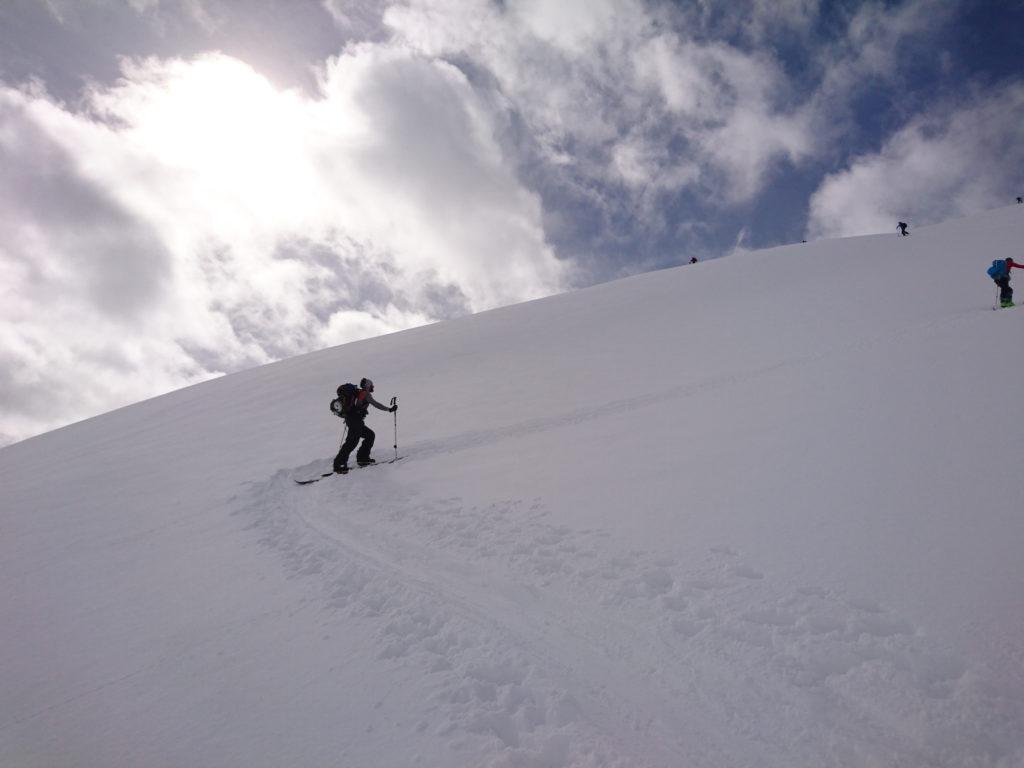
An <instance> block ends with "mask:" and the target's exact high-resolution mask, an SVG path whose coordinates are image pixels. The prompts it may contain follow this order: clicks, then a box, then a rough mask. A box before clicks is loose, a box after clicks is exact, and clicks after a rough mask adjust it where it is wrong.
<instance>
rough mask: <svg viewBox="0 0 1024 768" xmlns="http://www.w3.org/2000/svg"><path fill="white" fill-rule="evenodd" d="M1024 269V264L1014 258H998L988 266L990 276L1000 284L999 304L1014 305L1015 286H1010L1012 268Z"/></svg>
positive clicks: (1004, 305) (1002, 305)
mask: <svg viewBox="0 0 1024 768" xmlns="http://www.w3.org/2000/svg"><path fill="white" fill-rule="evenodd" d="M1011 269H1024V264H1018V263H1017V262H1015V261H1014V260H1013V259H1012V258H1010V257H1007V258H1005V259H996V260H995V261H993V262H992V266H991V267H989V268H988V276H989V277H991V278H992V279H993V280H994V281H995V284H996V285H998V286H999V306H1000V307H1003V308H1006V307H1012V306H1013V288H1011V287H1010V270H1011Z"/></svg>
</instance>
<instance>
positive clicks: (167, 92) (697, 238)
mask: <svg viewBox="0 0 1024 768" xmlns="http://www.w3.org/2000/svg"><path fill="white" fill-rule="evenodd" d="M1022 36H1024V4H1022V3H1020V2H1009V1H1007V2H980V1H970V0H941V1H940V0H908V1H907V2H902V3H881V2H841V3H825V2H816V1H815V0H782V1H777V2H769V1H768V0H747V1H745V2H743V1H740V2H693V3H663V2H640V1H639V0H616V1H614V2H612V1H611V0H563V1H562V2H558V3H553V2H543V1H542V0H404V1H403V2H372V3H369V2H359V1H358V0H357V1H353V2H348V1H347V0H308V1H307V2H299V1H297V0H296V1H295V2H288V3H282V2H271V1H270V0H246V1H245V2H242V0H7V1H6V2H4V3H3V4H2V5H0V230H2V232H3V237H2V238H0V292H2V293H0V445H2V444H7V443H11V442H15V441H17V440H20V439H24V438H26V437H29V436H31V435H34V434H38V433H40V432H43V431H46V430H49V429H53V428H55V427H58V426H61V425H63V424H67V423H69V422H72V421H76V420H79V419H82V418H87V417H89V416H92V415H95V414H98V413H102V412H105V411H107V410H110V409H112V408H116V407H119V406H122V405H125V404H128V403H131V402H135V401H138V400H140V399H144V398H147V397H151V396H154V395H157V394H160V393H162V392H166V391H169V390H173V389H177V388H180V387H183V386H187V385H189V384H193V383H197V382H199V381H203V380H206V379H209V378H211V377H214V376H217V375H221V374H224V373H230V372H233V371H238V370H242V369H245V368H249V367H253V366H256V365H261V364H264V363H268V362H271V361H274V360H278V359H281V358H284V357H288V356H292V355H295V354H300V353H303V352H307V351H311V350H315V349H320V348H323V347H326V346H333V345H337V344H342V343H345V342H348V341H353V340H357V339H360V338H366V337H370V336H375V335H379V334H382V333H388V332H392V331H396V330H400V329H403V328H408V327H412V326H416V325H421V324H424V323H430V322H436V321H439V320H446V319H451V318H455V317H459V316H463V315H466V314H469V313H474V312H478V311H481V310H485V309H489V308H493V307H497V306H502V305H507V304H510V303H515V302H519V301H524V300H529V299H532V298H537V297H540V296H545V295H550V294H555V293H559V292H564V291H567V290H572V289H574V288H578V287H582V286H586V285H591V284H595V283H600V282H603V281H607V280H611V279H614V278H617V277H621V276H624V275H629V274H634V273H638V272H645V271H649V270H653V269H659V268H664V267H668V266H673V265H676V264H681V263H685V262H687V261H689V260H690V258H691V257H693V256H696V257H698V258H699V259H701V260H706V259H711V258H716V257H719V256H723V255H727V254H729V253H731V252H734V251H735V250H737V249H749V248H762V247H769V246H773V245H778V244H783V243H791V242H799V241H800V240H802V239H808V240H810V239H817V238H824V237H841V236H849V235H857V234H866V233H872V232H893V233H895V225H896V222H897V221H900V220H901V221H906V222H909V223H910V225H911V232H913V229H914V227H915V226H919V225H924V224H929V223H934V222H937V221H942V220H945V219H948V218H951V217H955V216H958V215H964V214H969V213H972V212H975V211H978V210H983V209H986V208H991V207H996V206H1000V205H1005V204H1008V203H1012V201H1013V199H1014V198H1015V197H1016V196H1017V195H1019V194H1022V193H1024V180H1022V179H1021V178H1020V173H1021V172H1020V169H1021V168H1024V76H1022V75H1021V74H1020V73H1021V67H1020V62H1019V54H1020V52H1019V40H1020V39H1021V38H1022ZM338 375H339V377H341V378H346V377H347V378H359V377H360V376H363V375H372V372H339V374H338Z"/></svg>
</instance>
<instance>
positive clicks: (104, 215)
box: [0, 99, 171, 316]
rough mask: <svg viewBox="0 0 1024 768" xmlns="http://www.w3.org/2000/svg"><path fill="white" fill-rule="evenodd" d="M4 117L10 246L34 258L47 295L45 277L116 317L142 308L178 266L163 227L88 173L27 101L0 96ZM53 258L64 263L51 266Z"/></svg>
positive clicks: (1, 200)
mask: <svg viewBox="0 0 1024 768" xmlns="http://www.w3.org/2000/svg"><path fill="white" fill-rule="evenodd" d="M0 124H2V125H3V126H4V127H5V133H4V135H3V137H2V138H0V167H3V169H4V173H3V175H2V176H0V220H2V221H4V222H5V243H4V245H3V249H4V251H5V252H6V253H7V254H8V256H9V257H10V258H13V259H17V260H19V261H22V262H24V263H25V264H26V265H28V268H29V270H30V271H31V273H32V274H34V281H35V283H36V285H37V287H38V289H39V291H40V294H41V295H45V293H46V291H47V290H50V289H51V288H52V287H53V286H46V285H44V284H43V283H45V282H59V283H62V284H63V286H62V289H61V290H60V291H54V295H59V294H64V293H77V292H79V291H81V293H82V294H83V295H84V296H85V297H86V298H87V299H88V300H89V301H90V302H91V303H92V304H93V305H94V306H95V308H96V309H97V310H99V311H101V312H104V313H107V314H110V315H116V316H132V315H136V314H138V313H139V312H140V311H142V310H143V309H145V308H146V307H147V306H149V305H150V304H152V303H153V302H154V301H156V300H157V299H158V298H159V295H160V292H161V290H162V288H163V286H164V285H165V283H166V281H167V279H168V276H169V273H170V265H171V256H170V254H169V253H168V252H167V250H166V249H165V248H164V246H163V244H162V242H161V241H160V238H159V237H158V236H157V234H156V233H155V232H154V231H153V230H152V229H151V228H150V227H149V226H148V225H146V224H145V223H144V222H141V221H139V220H138V219H136V218H134V217H133V216H132V215H130V214H129V213H128V212H127V211H126V210H125V209H124V208H123V207H122V206H120V205H119V204H118V203H117V202H116V201H115V200H114V199H113V198H112V197H111V196H110V195H109V194H108V193H107V192H106V191H105V190H103V189H101V188H100V187H99V186H98V185H97V184H96V183H94V182H92V181H90V180H88V179H87V178H85V177H83V176H82V175H81V174H80V173H79V172H78V171H77V170H76V167H75V163H74V161H73V159H72V157H71V156H70V155H69V154H68V152H67V151H66V150H65V149H64V148H62V147H60V146H59V145H57V144H56V143H55V142H53V141H52V140H50V139H48V138H47V136H46V133H45V131H44V130H43V129H42V128H41V126H39V125H38V124H37V123H36V122H35V121H34V120H33V119H32V118H31V117H30V116H29V115H28V114H27V113H26V112H25V110H24V109H23V108H22V107H21V106H19V105H18V104H16V103H12V102H11V101H9V100H3V99H0ZM41 244H42V248H43V252H40V251H39V248H40V245H41ZM48 260H53V261H54V262H56V263H57V264H58V265H59V267H60V269H51V270H47V271H46V272H44V271H43V270H42V269H41V264H42V263H43V262H45V261H48ZM46 275H49V276H46Z"/></svg>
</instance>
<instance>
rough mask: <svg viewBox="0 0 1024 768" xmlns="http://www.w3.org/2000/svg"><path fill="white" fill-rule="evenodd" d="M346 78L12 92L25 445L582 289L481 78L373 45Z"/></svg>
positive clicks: (173, 70)
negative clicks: (124, 409)
mask: <svg viewBox="0 0 1024 768" xmlns="http://www.w3.org/2000/svg"><path fill="white" fill-rule="evenodd" d="M322 87H323V93H322V95H321V97H320V98H316V99H310V98H307V97H304V96H302V95H300V94H299V93H297V92H291V91H280V90H277V89H275V88H274V87H273V86H272V85H271V84H270V83H269V82H268V81H267V80H266V79H265V78H263V77H262V76H260V75H259V74H258V73H256V72H255V71H253V70H252V69H251V68H250V67H248V66H247V65H245V64H243V63H241V62H239V61H237V60H234V59H231V58H230V57H226V56H223V55H217V54H211V55H206V56H202V57H199V58H198V59H195V60H191V61H183V60H168V61H163V60H158V59H149V60H145V61H141V62H138V61H137V62H129V63H127V64H126V65H125V69H124V77H123V78H122V79H121V80H120V81H119V82H118V83H116V84H115V85H113V86H111V87H105V88H97V89H95V90H94V91H93V92H92V93H91V95H90V98H89V99H88V106H87V108H86V109H85V110H84V111H77V112H76V111H72V110H70V109H68V108H67V107H65V106H64V105H62V104H59V103H56V102H54V101H53V100H51V99H50V98H48V97H47V96H46V95H45V93H41V92H38V91H36V92H32V93H30V92H26V91H21V90H17V89H12V88H7V87H4V88H0V159H2V160H3V162H4V164H5V173H4V175H3V177H2V178H0V223H2V225H3V228H4V231H5V235H6V237H5V241H4V242H3V243H0V274H3V276H4V278H5V280H4V283H3V294H2V298H3V306H2V307H0V333H2V336H3V341H4V344H3V349H4V353H3V360H2V363H0V370H2V371H3V374H2V375H0V391H2V395H3V397H2V398H0V399H2V400H3V402H4V406H3V407H4V413H3V415H2V416H0V423H2V424H3V425H4V426H3V429H4V430H5V431H6V433H7V436H8V439H11V438H17V437H23V436H26V435H28V434H31V433H33V432H37V431H40V430H42V429H45V428H48V427H50V426H54V425H56V424H59V423H65V422H67V421H68V420H73V419H76V418H82V417H84V416H87V415H91V414H93V413H96V412H98V411H101V410H106V409H109V408H112V407H115V406H117V405H122V404H125V403H127V402H131V401H134V400H138V399H141V398H143V397H146V396H150V395H153V394H156V393H158V392H160V391H165V390H167V389H171V388H175V387H180V386H182V385H184V384H187V383H191V382H193V381H196V380H199V379H202V378H206V377H209V376H210V375H214V374H216V373H218V372H222V371H230V370H235V369H238V368H240V367H244V366H250V365H254V364H259V363H263V362H267V361H269V360H272V359H275V358H278V357H282V356H286V355H290V354H295V353H298V352H302V351H306V350H310V349H315V348H319V347H323V346H327V345H331V344H338V343H342V342H344V341H349V340H353V339H355V338H360V337H362V336H364V335H367V334H378V333H382V332H386V331H393V330H398V329H400V328H404V327H409V326H412V325H418V324H422V323H424V322H429V321H431V320H435V319H440V318H444V317H448V316H451V315H453V314H461V313H465V312H468V311H477V310H481V309H486V308H489V307H494V306H498V305H501V304H507V303H510V302H515V301H520V300H525V299H529V298H534V297H537V296H541V295H545V294H548V293H552V292H556V291H558V290H560V289H562V287H563V286H564V280H565V275H566V271H565V270H566V268H565V266H564V265H563V264H561V263H560V262H559V261H557V260H556V258H555V256H554V254H553V252H552V251H551V249H550V248H549V247H548V246H547V245H546V243H545V240H544V234H543V230H542V227H541V224H540V219H541V211H540V205H539V202H538V201H537V199H536V198H535V196H534V195H532V194H531V193H529V192H527V191H526V190H524V189H523V188H522V187H521V186H520V184H519V183H518V181H517V179H516V177H515V174H514V173H513V172H512V171H511V170H510V169H509V167H508V166H507V162H506V158H505V157H504V155H503V152H502V149H501V147H500V146H499V145H498V143H497V142H496V141H495V139H494V134H495V131H496V130H497V129H498V127H499V124H500V123H501V121H502V120H503V119H504V115H503V114H502V111H501V109H500V108H499V107H496V106H495V105H494V104H492V103H487V102H483V101H481V100H480V99H478V98H477V97H476V95H475V93H474V91H473V89H472V88H471V87H469V85H468V83H467V82H466V80H465V78H464V76H463V75H462V74H461V73H460V72H459V71H458V70H456V69H454V68H453V67H451V66H450V65H448V64H445V63H443V62H437V61H431V60H429V59H426V58H424V57H422V56H419V55H417V54H414V53H411V52H409V51H408V50H403V49H402V48H400V47H387V46H373V45H364V46H360V47H357V48H353V49H351V50H349V51H347V52H346V53H345V54H343V55H341V56H339V57H338V58H336V59H334V60H331V61H330V62H329V63H328V65H327V66H326V68H325V69H324V71H323V74H322ZM70 381H75V382H76V385H75V386H74V387H69V386H68V385H67V384H66V383H67V382H70ZM40 393H42V396H40Z"/></svg>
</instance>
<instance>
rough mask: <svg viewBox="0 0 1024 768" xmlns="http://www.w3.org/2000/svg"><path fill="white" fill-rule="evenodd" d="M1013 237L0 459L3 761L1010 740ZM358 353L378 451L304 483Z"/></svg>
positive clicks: (152, 421)
mask: <svg viewBox="0 0 1024 768" xmlns="http://www.w3.org/2000/svg"><path fill="white" fill-rule="evenodd" d="M1021 242H1024V212H1022V209H1021V208H1019V207H1011V208H1006V209H1000V210H995V211H991V212H988V213H985V214H982V215H978V216H975V217H972V218H968V219H963V220H959V221H952V222H948V223H946V224H942V225H939V226H934V227H930V228H921V229H915V230H914V231H913V233H912V235H911V236H910V237H908V238H902V239H901V238H898V237H896V236H895V234H891V235H884V236H883V235H879V236H871V237H859V238H850V239H844V240H837V241H827V242H819V243H809V244H801V245H794V246H788V247H783V248H776V249H773V250H770V251H762V252H754V253H746V254H737V255H734V256H732V257H730V258H728V259H721V260H717V261H714V262H708V263H703V264H698V265H694V266H686V267H681V268H678V269H673V270H666V271H662V272H656V273H650V274H645V275H640V276H637V277H632V278H629V279H626V280H621V281H618V282H615V283H610V284H605V285H601V286H597V287H594V288H591V289H587V290H583V291H578V292H575V293H572V294H567V295H563V296H558V297H553V298H550V299H544V300H540V301H535V302H530V303H527V304H522V305H518V306H514V307H508V308H504V309H500V310H496V311H492V312H487V313H483V314H480V315H477V316H473V317H468V318H464V319H461V320H458V321H454V322H448V323H442V324H438V325H433V326H429V327H424V328H419V329H416V330H412V331H407V332H403V333H398V334H394V335H390V336H386V337H381V338H377V339H373V340H368V341H365V342H359V343H355V344H349V345H345V346H342V347H338V348H334V349H328V350H324V351H322V352H318V353H315V354H311V355H306V356H303V357H299V358H293V359H290V360H286V361H283V362H280V363H276V364H274V365H269V366H266V367H263V368H259V369H255V370H251V371H247V372H244V373H240V374H236V375H232V376H228V377H225V378H222V379H218V380H216V381H211V382H208V383H206V384H202V385H200V386H196V387H192V388H189V389H185V390H181V391H179V392H175V393H172V394H170V395H167V396H165V397H160V398H157V399H154V400H150V401H147V402H144V403H140V404H138V405H135V406H132V407H129V408H125V409H122V410H119V411H116V412H113V413H110V414H107V415H105V416H102V417H99V418H96V419H91V420H89V421H85V422H81V423H79V424H75V425H72V426H70V427H67V428H64V429H61V430H58V431H55V432H52V433H49V434H46V435H43V436H41V437H38V438H34V439H31V440H27V441H25V442H23V443H19V444H16V445H13V446H10V447H7V448H5V449H3V450H0V493H2V495H0V526H2V532H3V537H2V541H3V549H2V551H0V583H2V591H0V610H2V615H3V618H4V621H3V628H2V630H0V765H3V766H104V767H109V766H147V767H148V766H285V765H287V766H359V767H360V768H362V767H365V766H381V767H388V766H411V765H423V766H485V765H493V766H508V767H511V766H522V767H530V768H542V767H544V768H563V767H568V766H578V767H582V766H631V767H633V766H722V767H725V766H728V767H733V766H772V767H774V766H778V767H780V768H782V767H785V768H792V767H793V766H999V767H1004V766H1005V767H1007V768H1009V767H1011V766H1022V765H1024V600H1022V595H1024V559H1022V557H1021V551H1022V545H1024V484H1022V482H1021V472H1022V470H1024V462H1022V459H1024V431H1022V429H1021V417H1020V413H1021V411H1022V409H1024V406H1022V405H1021V403H1020V402H1018V400H1019V398H1018V397H1017V394H1016V393H1017V391H1018V389H1019V382H1021V380H1022V377H1024V360H1022V356H1021V351H1022V343H1024V310H1017V309H1013V310H1006V311H999V312H993V311H991V309H990V307H991V305H992V302H993V298H994V292H993V290H992V287H991V283H989V282H988V281H987V278H986V277H985V275H984V270H985V268H986V266H987V264H988V262H989V261H990V260H991V259H993V258H996V257H1001V256H1006V255H1018V254H1019V253H1020V251H1019V246H1020V243H1021ZM1018 282H1021V281H1020V280H1019V279H1018ZM1022 297H1024V294H1022ZM361 376H371V377H372V378H374V379H375V380H376V381H377V384H378V391H377V395H378V397H379V398H380V399H382V400H386V399H387V398H390V397H391V396H392V395H398V396H399V401H400V404H401V409H400V411H399V413H398V416H399V418H398V430H399V433H398V439H399V444H400V449H401V453H402V454H403V455H405V456H406V458H405V459H403V460H402V461H401V462H399V463H397V464H395V465H391V466H381V467H374V468H370V469H362V470H354V471H353V472H352V473H350V474H349V475H348V476H347V477H330V478H327V479H326V480H324V481H323V482H320V483H317V484H315V485H310V486H304V487H300V486H298V485H296V484H295V483H294V482H293V479H295V478H306V477H312V476H315V475H316V474H317V473H319V472H322V471H326V470H327V469H329V463H330V459H331V457H332V456H333V454H334V452H335V451H336V449H337V444H338V440H339V438H340V422H338V420H337V419H335V418H333V417H332V416H331V415H330V414H329V412H328V409H327V406H328V402H329V400H330V398H331V394H332V392H333V389H334V387H335V386H337V384H339V383H341V382H342V381H345V380H356V381H358V379H359V378H360V377H361ZM368 423H369V424H370V426H372V427H373V428H375V429H376V430H377V433H378V446H377V449H376V450H375V454H376V456H377V457H378V458H382V459H383V458H387V457H389V456H392V455H393V449H392V443H393V439H392V438H393V426H394V425H393V422H392V419H391V417H390V416H389V415H387V414H383V413H380V412H379V411H372V412H371V414H370V418H369V421H368Z"/></svg>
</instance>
